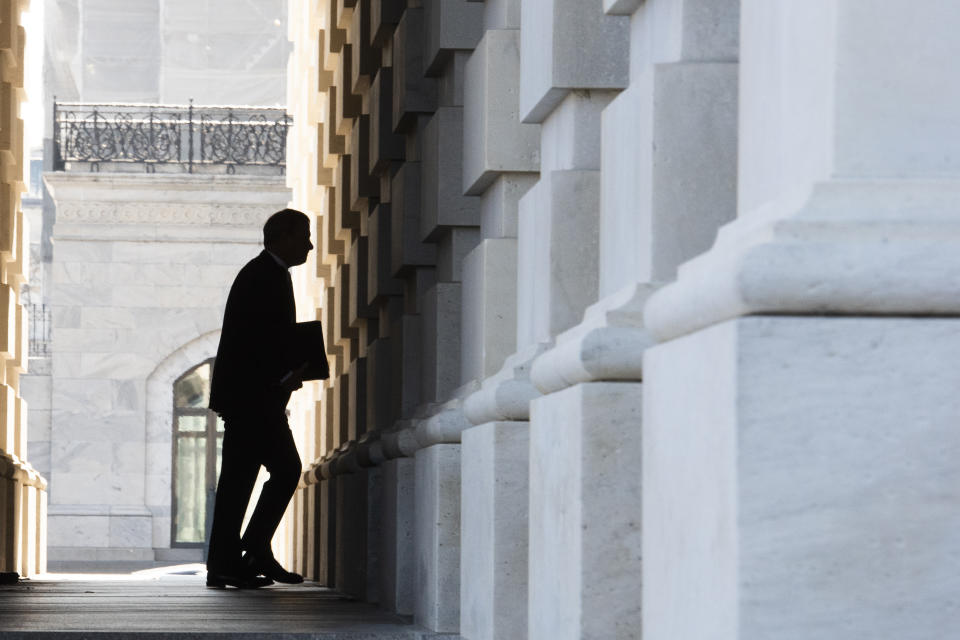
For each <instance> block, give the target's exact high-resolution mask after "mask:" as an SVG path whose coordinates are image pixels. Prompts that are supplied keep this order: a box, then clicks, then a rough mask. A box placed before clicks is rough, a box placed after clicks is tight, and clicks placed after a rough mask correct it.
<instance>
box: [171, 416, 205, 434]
mask: <svg viewBox="0 0 960 640" xmlns="http://www.w3.org/2000/svg"><path fill="white" fill-rule="evenodd" d="M206 430H207V417H206V416H177V431H180V432H184V431H186V432H193V433H204V432H205V431H206Z"/></svg>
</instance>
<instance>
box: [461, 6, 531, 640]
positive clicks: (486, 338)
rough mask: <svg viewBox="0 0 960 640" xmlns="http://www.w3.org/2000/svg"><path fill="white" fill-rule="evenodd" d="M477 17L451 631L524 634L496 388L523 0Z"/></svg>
mask: <svg viewBox="0 0 960 640" xmlns="http://www.w3.org/2000/svg"><path fill="white" fill-rule="evenodd" d="M484 26H485V32H484V35H483V38H482V39H481V41H480V44H478V45H477V48H476V49H475V50H474V52H473V54H472V56H471V58H470V60H469V61H468V62H467V65H466V73H465V75H466V79H465V89H464V163H463V164H464V171H463V184H464V188H465V189H466V190H467V193H473V194H476V195H479V196H480V200H481V205H480V207H481V236H482V240H481V242H480V244H479V245H478V246H477V248H476V249H474V250H473V251H472V252H471V253H470V254H469V255H468V256H467V257H466V259H465V261H464V285H465V288H464V300H463V302H464V304H463V331H462V353H463V355H462V366H461V379H462V380H463V381H464V382H466V381H468V380H477V381H482V385H483V387H482V388H480V389H478V390H477V391H476V392H474V393H473V394H472V395H471V396H469V397H468V398H467V400H466V402H465V412H466V415H467V417H468V418H469V419H470V421H471V423H473V424H475V425H477V426H471V428H469V429H467V430H466V431H464V433H463V437H462V444H461V453H462V456H461V458H462V482H461V549H462V551H461V567H460V635H461V636H462V637H463V638H465V639H469V640H480V639H488V638H489V639H493V638H521V637H523V636H524V635H525V634H526V627H527V611H526V601H527V571H526V566H527V513H526V511H527V496H528V490H527V484H528V479H527V468H528V464H527V461H528V457H529V453H528V451H529V423H528V422H527V419H526V416H527V406H526V405H527V403H526V400H525V399H526V396H525V395H524V392H523V391H521V394H520V395H521V396H523V397H524V400H523V401H522V403H518V404H520V405H521V406H518V407H516V408H517V409H520V411H519V412H517V413H514V414H510V415H504V414H505V413H507V414H509V411H506V412H505V411H503V409H504V408H505V407H503V406H500V403H499V402H498V396H501V395H502V394H503V393H504V391H505V390H506V389H509V388H513V389H514V391H516V387H515V377H514V376H513V367H511V366H510V365H507V366H505V365H504V361H505V360H506V359H507V357H508V356H510V355H511V354H513V353H514V351H515V350H516V334H517V332H516V326H517V324H516V308H517V307H516V302H517V249H518V245H517V223H518V213H519V201H520V199H521V198H522V197H523V195H524V194H525V193H526V192H527V191H528V190H529V189H530V188H531V187H532V186H533V185H534V184H535V183H536V181H537V178H538V174H537V172H538V171H539V168H540V125H539V124H524V123H521V122H520V113H519V106H520V105H519V97H518V96H519V90H520V40H521V35H520V2H519V1H517V0H501V1H499V2H497V1H495V2H488V3H486V4H485V6H484ZM521 384H522V383H521ZM525 386H526V388H527V389H528V390H529V389H532V387H530V385H529V382H527V383H526V385H525ZM516 399H517V398H516V396H514V400H516ZM517 418H519V420H518V419H517Z"/></svg>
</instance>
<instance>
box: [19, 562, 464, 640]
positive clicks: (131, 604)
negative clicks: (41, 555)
mask: <svg viewBox="0 0 960 640" xmlns="http://www.w3.org/2000/svg"><path fill="white" fill-rule="evenodd" d="M204 580H205V574H204V572H203V568H202V566H199V565H189V566H182V567H174V568H170V567H168V568H164V569H156V570H150V571H141V572H137V573H133V574H129V575H96V574H48V575H46V576H42V577H40V578H37V579H33V580H24V581H21V582H20V583H19V584H16V585H4V586H0V638H2V639H9V640H19V639H23V640H26V639H28V638H29V639H33V640H41V639H43V638H57V639H58V640H87V639H89V640H120V639H121V638H141V639H144V640H161V639H166V638H171V639H177V640H200V639H201V638H211V637H216V638H218V639H226V638H234V637H237V638H243V639H244V640H261V639H262V640H268V639H269V640H424V639H426V638H434V637H436V636H434V634H431V633H428V632H426V631H424V630H423V629H421V628H419V627H416V626H414V625H412V624H411V623H410V621H409V620H408V619H405V618H403V617H400V616H396V615H392V614H388V613H384V612H383V611H379V610H378V609H376V608H375V607H373V606H371V605H368V604H364V603H360V602H356V601H353V600H351V599H349V598H346V597H344V596H342V595H340V594H338V593H336V592H334V591H330V590H329V589H325V588H323V587H319V586H317V585H316V584H313V583H309V582H307V583H304V584H302V585H274V586H271V587H267V588H264V589H260V590H255V591H240V590H237V589H226V590H221V589H207V588H206V586H205V585H204ZM448 637H449V636H448Z"/></svg>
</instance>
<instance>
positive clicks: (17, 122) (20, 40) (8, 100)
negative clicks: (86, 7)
mask: <svg viewBox="0 0 960 640" xmlns="http://www.w3.org/2000/svg"><path fill="white" fill-rule="evenodd" d="M26 4H27V3H26V2H23V1H21V0H3V2H0V308H2V309H3V313H2V320H0V360H2V363H0V572H16V573H19V574H20V575H23V576H30V575H33V574H36V573H43V572H45V571H46V562H47V561H46V540H45V535H46V528H45V521H46V508H47V493H46V487H47V483H46V480H45V479H44V478H43V477H42V476H40V474H39V473H38V472H37V471H36V470H35V469H34V467H33V466H32V465H31V463H30V462H29V461H28V460H27V405H26V402H24V400H23V398H22V397H21V395H20V376H21V375H22V374H23V373H25V372H26V369H27V327H28V323H27V311H26V309H25V308H24V306H23V305H22V304H21V301H20V287H21V286H22V285H23V283H24V281H25V274H26V273H27V271H28V258H29V234H28V232H27V230H26V229H25V219H24V215H23V211H22V210H21V205H20V196H21V193H23V191H25V188H24V183H23V180H24V153H23V120H22V119H21V118H20V104H21V102H23V101H24V98H25V96H24V91H23V70H24V64H23V53H24V42H25V37H26V34H25V33H24V30H23V27H21V26H20V14H21V12H22V11H23V10H24V9H25V8H26Z"/></svg>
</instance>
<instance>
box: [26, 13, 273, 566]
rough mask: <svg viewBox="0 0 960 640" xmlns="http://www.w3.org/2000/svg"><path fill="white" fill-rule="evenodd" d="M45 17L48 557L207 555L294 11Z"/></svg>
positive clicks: (38, 384) (132, 559)
mask: <svg viewBox="0 0 960 640" xmlns="http://www.w3.org/2000/svg"><path fill="white" fill-rule="evenodd" d="M238 4H242V5H243V9H244V10H243V11H237V8H238V7H237V5H238ZM45 9H46V12H45V26H44V29H45V34H44V35H45V42H46V54H45V58H46V59H45V65H44V68H45V82H44V86H45V89H46V93H47V98H48V101H47V106H48V108H49V109H50V111H48V113H47V116H48V117H47V120H48V122H49V125H48V130H47V132H46V135H45V137H46V142H45V157H44V162H45V168H46V170H47V171H46V173H45V174H44V181H45V185H46V202H45V206H44V212H43V216H42V220H41V225H42V229H41V230H40V233H39V234H37V235H38V237H37V241H38V245H37V247H36V251H35V253H36V254H37V255H38V256H39V257H40V259H41V260H42V268H41V269H38V270H36V271H37V273H36V277H37V283H31V284H35V286H32V287H31V291H30V293H31V299H32V300H31V301H32V302H36V303H38V304H37V307H41V305H42V307H41V308H44V307H45V308H46V310H47V312H48V313H49V323H50V336H49V349H48V350H47V351H46V352H45V353H38V354H37V357H34V358H32V359H31V365H32V370H33V375H31V376H29V377H28V378H26V379H25V381H24V391H23V392H24V395H25V397H26V398H27V399H28V401H29V405H30V423H31V435H30V443H29V447H30V453H31V456H32V460H34V461H35V464H36V465H37V467H38V468H39V469H40V470H41V471H42V472H43V473H44V475H45V476H46V477H48V478H49V479H50V509H49V517H48V526H47V529H46V533H47V536H48V543H49V544H48V548H49V559H50V567H51V569H54V570H75V569H81V570H86V569H91V568H94V569H100V570H105V569H111V568H114V569H116V568H140V567H146V566H151V565H152V564H153V563H155V562H158V561H159V562H168V563H169V562H177V561H201V560H202V559H203V557H204V545H205V541H206V537H207V528H208V526H209V521H210V518H211V506H212V494H213V491H214V488H215V483H216V475H217V469H218V464H219V462H218V461H219V444H220V443H219V441H220V438H221V437H222V435H221V434H222V423H221V422H219V421H217V420H216V419H215V417H213V416H212V414H209V413H208V412H207V411H206V409H205V397H206V394H207V392H208V388H209V385H208V382H209V375H210V370H211V362H210V361H211V360H212V359H213V358H214V356H215V354H216V348H217V343H218V338H219V329H220V323H221V321H222V314H223V305H224V303H225V301H226V296H227V293H228V291H229V288H230V285H231V283H232V281H233V278H234V276H235V275H236V273H237V271H239V269H240V268H241V267H242V266H243V264H244V263H245V262H246V261H248V260H249V259H250V258H252V257H254V256H255V255H256V254H257V253H258V252H259V251H260V241H261V228H262V224H263V221H264V220H265V219H266V218H267V216H269V215H270V214H271V213H272V212H274V211H276V210H278V209H280V208H283V207H284V206H286V205H287V204H288V202H289V193H290V192H289V189H288V188H287V186H286V178H285V177H284V171H285V144H286V131H287V127H288V125H289V118H288V117H287V116H286V114H285V110H284V108H283V106H282V105H283V104H284V102H285V96H286V91H285V83H286V63H287V56H288V42H287V38H286V18H287V10H286V4H285V1H284V0H270V1H265V0H258V1H256V2H253V1H250V2H244V3H236V2H228V3H224V2H213V1H209V2H208V1H201V2H188V3H185V2H170V1H167V2H159V1H157V0H145V1H140V0H137V1H136V2H129V1H127V0H97V1H93V2H91V1H84V2H77V1H76V0H49V1H48V2H47V3H46V5H45ZM54 99H56V103H54ZM207 105H228V106H216V107H211V106H207ZM243 105H259V106H254V107H250V106H243ZM35 308H36V307H35Z"/></svg>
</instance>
